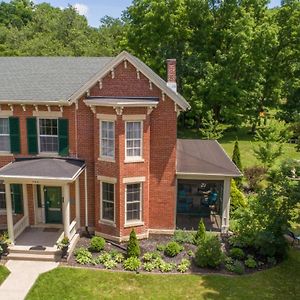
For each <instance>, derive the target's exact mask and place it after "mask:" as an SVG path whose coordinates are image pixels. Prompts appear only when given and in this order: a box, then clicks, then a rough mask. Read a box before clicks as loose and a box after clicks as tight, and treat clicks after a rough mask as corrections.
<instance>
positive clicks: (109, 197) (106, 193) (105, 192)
mask: <svg viewBox="0 0 300 300" xmlns="http://www.w3.org/2000/svg"><path fill="white" fill-rule="evenodd" d="M102 219H105V220H110V221H114V185H113V184H111V183H105V182H103V183H102Z"/></svg>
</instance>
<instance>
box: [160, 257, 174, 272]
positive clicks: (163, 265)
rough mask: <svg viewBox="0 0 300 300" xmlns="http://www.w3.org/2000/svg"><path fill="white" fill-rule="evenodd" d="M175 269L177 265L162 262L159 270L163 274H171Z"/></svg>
mask: <svg viewBox="0 0 300 300" xmlns="http://www.w3.org/2000/svg"><path fill="white" fill-rule="evenodd" d="M174 268H175V265H174V264H172V263H167V262H165V261H163V260H162V261H161V264H160V265H159V270H160V271H161V272H163V273H166V272H171V271H172V270H173V269H174Z"/></svg>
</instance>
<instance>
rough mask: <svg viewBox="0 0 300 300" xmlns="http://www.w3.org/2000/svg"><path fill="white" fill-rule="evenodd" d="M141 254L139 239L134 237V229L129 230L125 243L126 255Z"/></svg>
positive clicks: (135, 255)
mask: <svg viewBox="0 0 300 300" xmlns="http://www.w3.org/2000/svg"><path fill="white" fill-rule="evenodd" d="M140 254H141V250H140V245H139V241H138V239H137V237H136V234H135V231H134V229H132V230H131V233H130V236H129V242H128V245H127V257H139V256H140Z"/></svg>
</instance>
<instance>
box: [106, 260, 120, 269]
mask: <svg viewBox="0 0 300 300" xmlns="http://www.w3.org/2000/svg"><path fill="white" fill-rule="evenodd" d="M103 265H104V267H105V269H113V268H115V267H116V266H117V262H116V261H115V260H113V259H108V260H107V261H105V262H104V263H103Z"/></svg>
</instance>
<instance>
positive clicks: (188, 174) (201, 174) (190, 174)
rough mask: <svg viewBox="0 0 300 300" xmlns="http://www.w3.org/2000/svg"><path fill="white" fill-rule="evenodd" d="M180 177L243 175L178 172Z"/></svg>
mask: <svg viewBox="0 0 300 300" xmlns="http://www.w3.org/2000/svg"><path fill="white" fill-rule="evenodd" d="M176 175H178V176H222V177H240V176H242V174H241V175H234V174H222V173H189V172H176Z"/></svg>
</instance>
